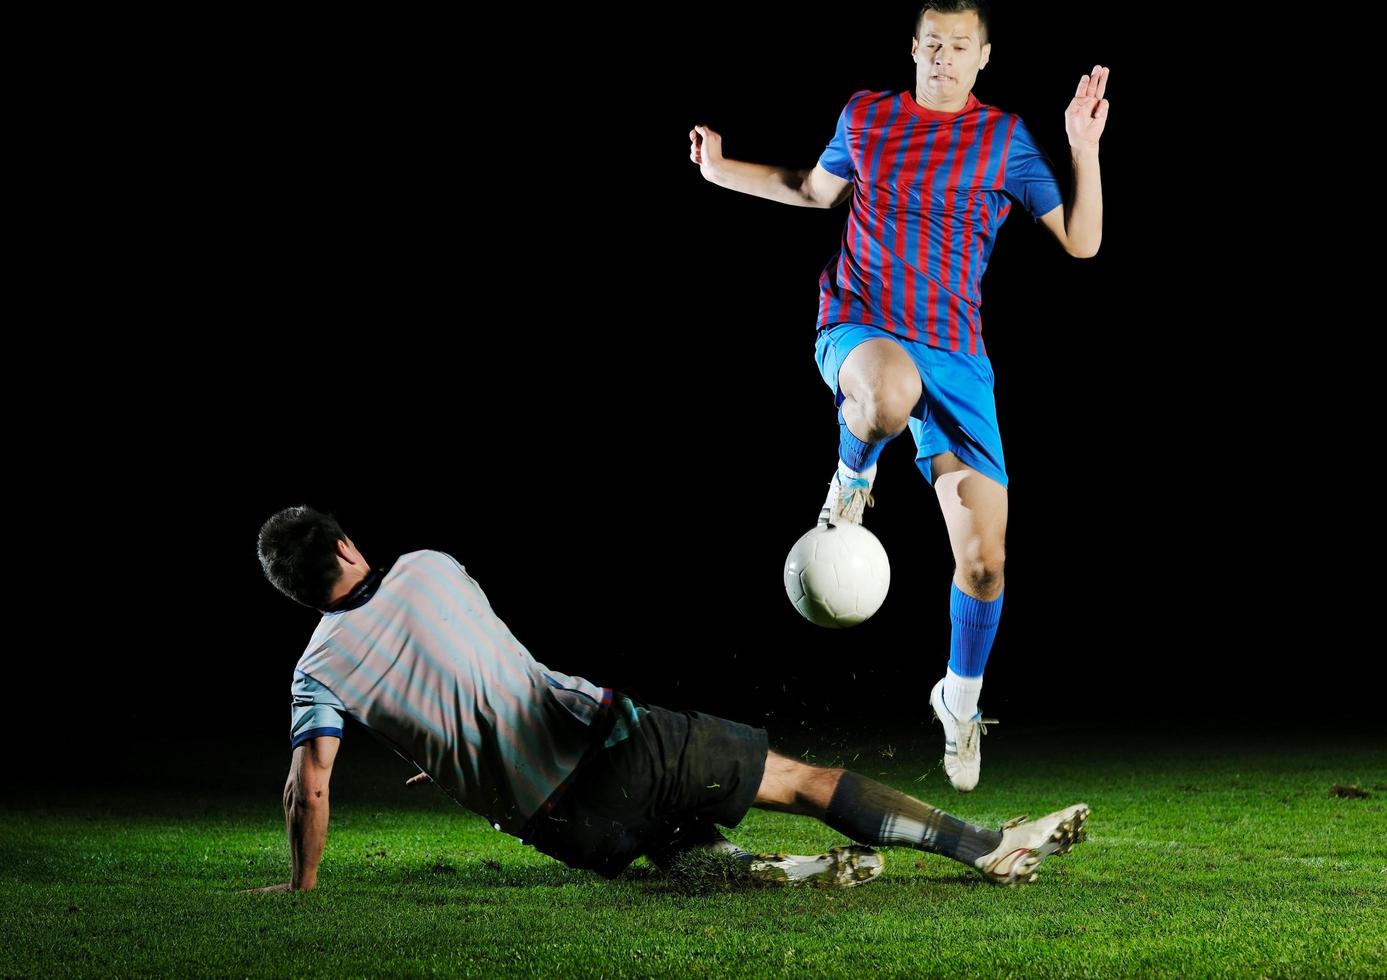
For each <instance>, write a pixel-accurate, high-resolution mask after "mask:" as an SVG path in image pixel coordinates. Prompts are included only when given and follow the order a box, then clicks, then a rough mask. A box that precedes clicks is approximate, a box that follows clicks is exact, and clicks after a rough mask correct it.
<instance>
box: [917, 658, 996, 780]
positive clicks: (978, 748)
mask: <svg viewBox="0 0 1387 980" xmlns="http://www.w3.org/2000/svg"><path fill="white" fill-rule="evenodd" d="M929 705H930V707H931V708H933V709H934V717H936V718H938V719H939V723H940V724H941V725H943V726H944V772H945V774H946V775H948V777H949V782H951V783H952V784H953V787H954V789H956V790H958V791H959V792H960V793H969V792H972V790H973V788H974V787H975V786H977V785H978V773H979V772H980V770H981V769H982V737H983V736H984V735H985V734H987V726H988V725H997V724H1000V722H998V721H997V719H996V718H984V717H983V716H982V712H981V711H979V712H978V713H977V714H975V715H973V717H972V718H969V719H967V720H966V721H965V720H963V719H960V718H956V717H954V715H953V712H951V711H950V710H949V709H948V708H947V707H945V705H944V678H942V677H941V678H940V679H939V683H937V684H935V685H934V689H933V690H931V691H930V692H929Z"/></svg>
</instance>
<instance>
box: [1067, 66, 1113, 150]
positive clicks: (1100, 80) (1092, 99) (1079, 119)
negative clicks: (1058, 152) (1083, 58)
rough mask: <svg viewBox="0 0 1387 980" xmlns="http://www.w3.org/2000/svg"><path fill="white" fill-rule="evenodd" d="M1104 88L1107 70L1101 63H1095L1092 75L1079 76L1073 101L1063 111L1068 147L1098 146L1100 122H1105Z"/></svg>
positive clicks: (1101, 131) (1101, 129)
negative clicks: (1077, 87)
mask: <svg viewBox="0 0 1387 980" xmlns="http://www.w3.org/2000/svg"><path fill="white" fill-rule="evenodd" d="M1107 87H1108V69H1106V68H1104V67H1103V66H1102V65H1094V66H1093V73H1092V74H1091V75H1085V76H1084V77H1083V78H1081V79H1079V89H1078V91H1077V92H1075V93H1074V100H1073V101H1072V102H1070V103H1069V108H1068V109H1065V110H1064V131H1065V132H1066V133H1067V134H1068V135H1069V145H1070V146H1071V147H1073V148H1075V149H1079V148H1086V147H1088V148H1092V149H1097V148H1098V138H1099V137H1100V136H1102V135H1103V124H1104V123H1106V122H1107V121H1108V100H1107V99H1105V98H1103V91H1104V90H1105V89H1106V88H1107Z"/></svg>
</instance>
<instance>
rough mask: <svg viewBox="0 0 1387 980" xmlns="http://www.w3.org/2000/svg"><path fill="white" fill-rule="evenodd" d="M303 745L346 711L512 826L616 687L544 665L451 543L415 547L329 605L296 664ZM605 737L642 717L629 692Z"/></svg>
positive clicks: (588, 732)
mask: <svg viewBox="0 0 1387 980" xmlns="http://www.w3.org/2000/svg"><path fill="white" fill-rule="evenodd" d="M292 694H293V707H292V709H291V719H290V739H291V743H292V744H293V745H295V746H296V745H298V744H299V743H300V742H302V741H304V740H306V739H309V738H314V737H316V736H320V735H337V736H339V737H340V736H341V733H342V718H343V716H344V715H345V716H349V717H351V718H353V719H355V720H356V721H358V722H360V723H361V724H362V725H364V726H365V727H367V728H369V729H371V730H372V731H373V732H374V733H375V734H377V735H379V736H380V737H381V738H382V739H383V740H384V741H385V742H387V743H388V744H389V745H390V746H391V747H392V748H393V749H394V750H395V752H396V753H397V754H399V755H400V756H401V757H402V758H404V759H405V760H407V761H409V762H411V763H412V764H414V765H415V766H417V767H418V768H419V769H421V770H422V771H424V772H426V773H428V774H429V776H430V777H431V778H432V779H433V781H434V782H435V783H436V784H437V785H438V786H439V788H440V789H442V790H443V791H444V792H445V793H447V794H448V795H449V796H450V797H452V798H453V799H454V800H455V801H457V802H458V803H459V804H461V805H462V806H465V807H467V808H468V809H469V810H473V811H475V812H477V813H480V814H482V815H483V816H485V817H486V818H487V820H489V821H491V823H492V824H493V825H495V826H496V827H497V828H498V829H500V830H504V831H506V832H507V833H511V834H515V833H517V832H518V831H519V829H520V828H521V826H522V825H523V824H524V823H525V821H526V819H528V818H529V817H530V815H531V814H533V813H535V812H536V811H537V810H539V809H540V808H541V807H545V806H552V805H553V803H554V802H555V800H557V798H558V795H559V792H561V787H563V785H564V782H565V780H566V779H567V778H568V777H569V776H570V775H571V774H572V773H573V772H574V770H575V767H576V766H577V765H578V762H579V760H580V759H581V758H582V756H583V754H584V752H585V751H586V750H587V748H588V747H589V745H590V744H591V741H592V733H593V731H594V729H593V728H592V727H591V726H592V725H594V723H596V722H597V721H598V720H599V719H601V718H603V717H605V715H606V713H607V711H609V710H610V709H611V706H612V700H613V692H612V691H611V689H610V688H604V687H598V686H597V685H595V684H592V683H591V682H589V681H587V680H584V679H583V678H581V677H573V676H570V675H568V674H563V673H560V672H558V671H556V670H550V669H549V668H548V667H546V666H545V665H544V664H542V663H538V662H537V661H536V660H535V659H534V658H533V657H532V656H530V653H529V651H528V650H526V649H525V647H524V646H523V645H522V644H521V643H520V641H519V640H517V639H516V638H515V637H514V636H513V635H512V634H511V631H510V630H509V629H508V628H507V627H506V624H505V623H504V622H502V620H501V619H500V617H498V616H497V615H496V613H495V612H494V611H493V610H492V608H491V603H490V602H489V601H488V599H487V597H486V594H485V593H484V592H483V591H482V588H481V586H480V585H478V584H477V581H476V580H475V579H473V578H472V576H471V575H469V574H468V573H467V570H466V569H465V568H464V567H463V566H462V565H461V564H460V563H459V562H458V561H457V560H456V559H455V558H453V557H452V556H451V555H449V554H446V553H444V552H441V551H413V552H410V553H409V554H405V555H401V556H400V557H399V558H397V559H396V560H395V561H394V563H393V564H391V565H390V566H388V568H379V569H376V570H374V571H372V572H371V574H370V575H369V576H368V577H367V579H366V580H364V581H363V582H362V583H361V584H360V585H359V586H358V587H357V588H356V589H354V590H353V592H352V593H351V594H349V595H348V596H345V597H343V599H342V600H341V602H339V603H338V604H336V605H334V606H333V607H331V608H330V609H329V610H328V611H326V612H324V613H323V618H322V620H321V621H320V622H319V624H318V627H317V629H315V630H314V631H313V636H312V637H311V638H310V639H309V641H308V647H307V649H306V650H305V651H304V653H303V656H302V657H300V658H299V662H298V664H297V666H296V667H295V668H294V678H293V685H292ZM620 702H621V704H620V706H621V707H622V708H624V709H625V712H626V713H629V717H620V718H619V719H618V721H619V724H618V726H617V730H616V731H614V732H613V734H612V737H611V738H610V739H608V740H607V742H608V744H611V742H612V741H614V740H616V739H617V738H620V737H621V736H622V735H624V734H626V732H627V727H626V726H628V725H633V724H637V723H638V718H637V717H636V715H635V712H634V711H633V710H632V708H631V705H630V702H629V701H628V700H626V699H625V698H621V699H620Z"/></svg>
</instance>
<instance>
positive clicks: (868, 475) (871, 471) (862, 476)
mask: <svg viewBox="0 0 1387 980" xmlns="http://www.w3.org/2000/svg"><path fill="white" fill-rule="evenodd" d="M838 472H839V473H842V474H843V475H844V476H845V477H848V478H849V479H854V480H866V481H867V485H868V486H871V484H872V481H873V480H875V479H876V475H877V464H876V463H873V464H872V465H871V466H869V467H867V468H866V469H865V470H863V471H862V472H861V473H859V472H857V470H854V469H852V468H851V467H849V466H848V464H847V463H845V462H843V459H842V457H841V456H840V457H839V458H838Z"/></svg>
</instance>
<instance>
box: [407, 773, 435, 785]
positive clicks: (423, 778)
mask: <svg viewBox="0 0 1387 980" xmlns="http://www.w3.org/2000/svg"><path fill="white" fill-rule="evenodd" d="M430 782H433V780H431V779H430V778H429V774H428V773H426V772H421V773H420V774H419V775H417V776H410V777H409V778H408V779H406V780H405V785H406V786H413V785H414V784H415V783H430Z"/></svg>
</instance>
